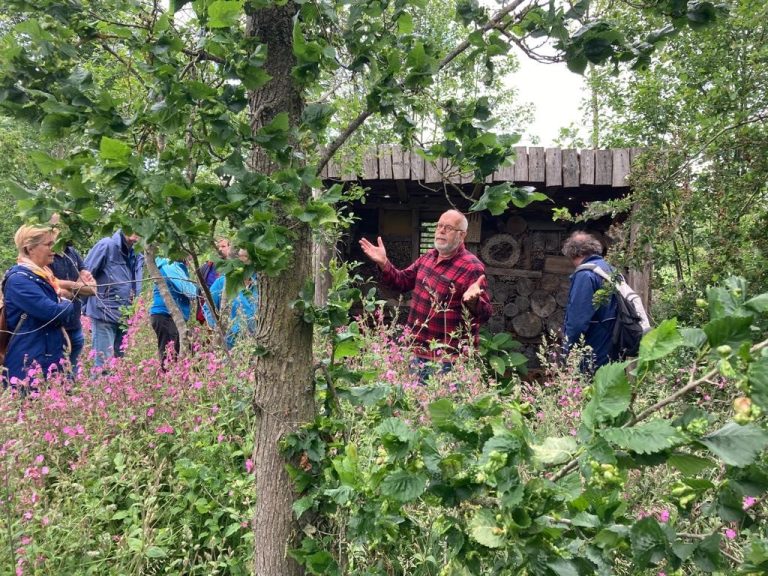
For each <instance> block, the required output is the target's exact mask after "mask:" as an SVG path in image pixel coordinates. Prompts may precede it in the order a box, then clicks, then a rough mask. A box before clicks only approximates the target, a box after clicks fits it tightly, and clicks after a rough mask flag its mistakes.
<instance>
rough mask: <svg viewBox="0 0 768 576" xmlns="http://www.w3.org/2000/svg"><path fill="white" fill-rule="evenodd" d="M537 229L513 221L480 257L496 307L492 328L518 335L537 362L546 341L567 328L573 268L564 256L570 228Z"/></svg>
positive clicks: (489, 241)
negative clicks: (539, 349) (565, 322)
mask: <svg viewBox="0 0 768 576" xmlns="http://www.w3.org/2000/svg"><path fill="white" fill-rule="evenodd" d="M532 228H533V227H532V226H531V227H529V226H528V225H527V224H526V221H525V220H523V219H522V218H519V217H517V216H512V217H510V218H509V220H508V221H507V223H506V227H505V229H504V231H501V232H498V233H496V234H492V235H489V236H488V237H486V238H484V240H483V243H482V244H481V246H480V250H479V256H480V259H481V260H482V261H483V262H484V264H485V266H486V278H487V280H488V287H489V291H490V294H491V300H492V302H493V308H494V315H493V317H492V318H491V320H490V321H489V323H488V328H489V329H490V331H491V332H494V333H496V332H502V331H506V332H510V333H512V335H513V336H514V337H515V338H516V339H517V340H519V341H520V342H521V343H523V350H522V352H523V353H524V354H525V355H526V356H528V357H529V359H531V360H535V356H536V351H537V348H538V345H539V344H540V343H541V338H542V336H544V335H549V334H550V333H553V332H554V333H559V331H560V329H561V328H562V325H563V319H564V316H565V308H566V305H567V304H568V288H569V285H570V278H569V276H570V273H571V272H572V266H571V265H570V262H568V261H567V260H566V259H564V257H562V256H561V255H560V249H561V246H562V243H563V241H564V239H565V230H564V229H560V228H557V227H554V226H551V225H550V226H546V225H544V226H542V227H541V228H542V229H532Z"/></svg>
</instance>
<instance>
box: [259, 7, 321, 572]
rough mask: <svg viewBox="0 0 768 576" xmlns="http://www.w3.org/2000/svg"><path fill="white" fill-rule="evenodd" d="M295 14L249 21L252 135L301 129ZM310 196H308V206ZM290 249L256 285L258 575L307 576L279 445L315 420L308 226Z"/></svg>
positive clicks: (288, 10)
mask: <svg viewBox="0 0 768 576" xmlns="http://www.w3.org/2000/svg"><path fill="white" fill-rule="evenodd" d="M295 12H296V7H295V5H294V4H293V3H292V2H289V3H288V4H287V5H285V6H271V7H269V8H265V9H258V10H256V11H254V12H253V13H252V14H250V15H249V19H248V34H249V35H251V36H254V37H256V38H257V39H258V40H259V41H260V42H261V43H262V44H266V46H267V54H268V57H267V62H266V64H265V71H266V72H267V73H268V74H269V75H270V76H271V77H272V80H271V81H270V82H269V83H268V84H266V85H265V86H263V87H262V88H260V89H258V90H256V91H254V92H253V93H252V94H251V96H250V106H251V126H252V128H253V130H254V132H256V131H258V130H259V129H260V128H261V127H262V126H264V125H265V124H267V123H269V122H270V121H271V120H272V119H273V118H274V117H275V115H276V114H278V113H279V112H287V113H288V114H289V118H290V122H291V126H296V125H297V123H298V120H299V117H300V115H301V111H302V107H303V102H302V99H301V93H300V90H299V88H298V87H297V86H296V85H295V83H294V82H293V80H292V77H291V68H292V67H293V65H294V57H293V50H292V31H293V16H294V14H295ZM251 166H252V168H253V169H254V170H256V171H259V172H263V173H271V172H273V171H274V168H275V166H274V163H273V162H272V161H271V159H270V158H269V157H268V156H267V155H266V154H265V152H264V151H263V150H260V149H256V150H255V151H254V154H253V156H252V158H251ZM308 198H309V190H307V191H306V197H305V198H304V200H306V199H308ZM280 217H282V215H280V214H278V218H280ZM293 249H294V255H293V261H292V262H291V264H290V266H289V267H288V268H287V269H286V270H285V271H284V272H282V273H281V274H279V275H278V276H275V277H267V276H265V275H262V276H261V278H260V282H259V287H260V294H261V304H260V308H259V322H258V328H257V333H256V339H257V342H258V343H259V344H260V345H262V346H263V347H264V348H265V349H266V350H267V354H265V355H263V356H259V357H257V358H255V359H254V371H255V374H256V390H255V392H254V398H253V404H254V411H255V414H256V431H255V441H254V451H253V460H254V469H255V474H256V496H257V503H256V511H255V513H254V518H253V532H254V537H255V538H254V547H255V550H254V565H253V568H254V574H256V575H257V576H295V575H301V574H303V570H302V569H301V567H300V566H299V565H298V564H297V563H296V562H295V561H293V560H292V559H290V558H289V557H288V555H287V550H288V549H289V548H292V547H296V546H297V535H298V526H297V524H296V522H295V521H294V519H293V512H292V508H291V506H292V504H293V500H294V497H295V493H294V490H293V485H292V483H291V480H290V478H289V477H288V474H287V473H286V471H285V464H286V462H285V460H284V458H283V457H282V455H281V453H280V449H279V442H280V440H281V439H282V438H284V437H285V436H286V435H287V434H290V433H291V432H293V431H294V430H296V429H297V428H298V427H299V426H300V425H302V424H304V423H305V422H308V421H309V420H310V419H311V418H312V417H313V415H314V394H313V387H312V326H311V325H310V324H307V323H305V322H304V321H303V320H302V318H301V317H300V316H299V315H297V314H296V313H294V312H293V310H292V309H291V306H290V305H291V302H292V301H293V300H295V299H296V298H297V297H298V295H299V293H300V291H301V287H302V285H303V284H304V282H305V281H306V280H307V279H308V278H310V277H311V275H312V265H311V250H312V247H311V234H310V231H309V229H308V227H306V226H304V225H302V226H301V227H300V228H298V229H296V238H295V241H294V245H293Z"/></svg>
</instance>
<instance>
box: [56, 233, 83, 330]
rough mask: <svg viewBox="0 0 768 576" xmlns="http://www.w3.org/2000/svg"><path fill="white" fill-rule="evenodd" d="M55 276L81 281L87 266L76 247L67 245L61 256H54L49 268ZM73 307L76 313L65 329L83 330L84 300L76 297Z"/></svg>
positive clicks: (60, 278)
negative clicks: (81, 274)
mask: <svg viewBox="0 0 768 576" xmlns="http://www.w3.org/2000/svg"><path fill="white" fill-rule="evenodd" d="M49 268H50V269H51V271H52V272H53V275H54V276H56V278H58V279H59V280H70V281H73V282H77V281H78V280H79V279H80V271H81V270H85V269H86V268H85V264H84V263H83V257H82V256H80V253H79V252H78V251H77V250H75V248H74V246H71V245H69V244H67V246H65V247H64V250H63V252H62V253H61V254H54V255H53V263H52V264H51V265H50V266H49ZM72 307H73V308H74V312H73V314H72V317H71V319H70V321H69V322H68V323H67V325H66V326H64V328H66V329H67V330H79V329H80V328H82V325H81V324H80V314H81V310H82V307H83V303H82V300H81V299H80V297H79V296H75V299H74V300H72Z"/></svg>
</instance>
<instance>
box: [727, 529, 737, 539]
mask: <svg viewBox="0 0 768 576" xmlns="http://www.w3.org/2000/svg"><path fill="white" fill-rule="evenodd" d="M725 537H726V538H728V540H733V539H734V538H736V530H734V529H733V528H726V529H725Z"/></svg>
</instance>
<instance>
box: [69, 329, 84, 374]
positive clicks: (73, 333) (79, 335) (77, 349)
mask: <svg viewBox="0 0 768 576" xmlns="http://www.w3.org/2000/svg"><path fill="white" fill-rule="evenodd" d="M67 335H68V336H69V343H70V345H71V346H72V350H70V352H69V363H70V364H71V365H72V375H73V376H77V373H78V361H79V360H80V353H81V352H82V351H83V346H85V336H83V328H82V327H79V328H74V329H69V330H67Z"/></svg>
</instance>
